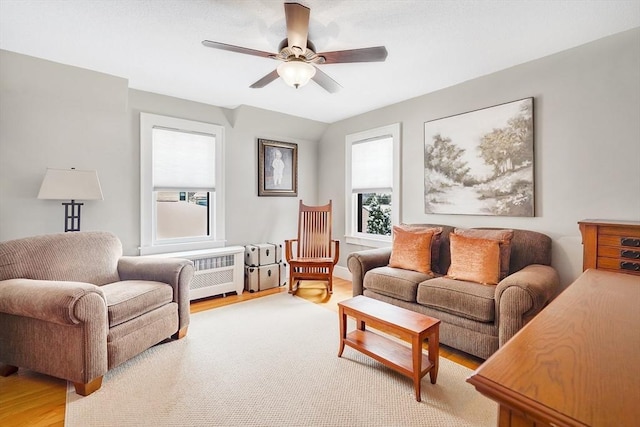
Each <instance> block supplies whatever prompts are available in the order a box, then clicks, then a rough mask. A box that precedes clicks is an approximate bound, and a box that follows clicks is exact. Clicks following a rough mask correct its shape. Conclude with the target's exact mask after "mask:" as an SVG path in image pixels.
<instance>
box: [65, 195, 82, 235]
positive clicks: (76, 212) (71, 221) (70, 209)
mask: <svg viewBox="0 0 640 427" xmlns="http://www.w3.org/2000/svg"><path fill="white" fill-rule="evenodd" d="M62 205H63V206H64V231H65V232H67V231H80V208H81V207H82V205H84V203H76V201H75V200H72V201H71V202H70V203H63V204H62Z"/></svg>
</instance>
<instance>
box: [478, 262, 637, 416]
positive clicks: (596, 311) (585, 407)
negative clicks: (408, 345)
mask: <svg viewBox="0 0 640 427" xmlns="http://www.w3.org/2000/svg"><path fill="white" fill-rule="evenodd" d="M639 301H640V276H637V275H635V274H622V273H615V272H611V271H605V270H593V269H590V270H587V271H586V272H584V273H583V274H582V275H581V276H580V277H579V278H578V279H577V280H576V281H575V282H574V283H573V284H571V285H570V286H569V287H568V288H567V289H566V290H565V291H564V292H563V293H562V294H560V295H559V296H558V297H557V298H556V299H555V300H554V301H553V302H551V304H549V305H548V306H547V307H546V308H545V309H544V310H542V312H540V314H538V315H537V316H536V317H535V318H534V319H533V320H532V321H531V322H529V323H528V324H527V325H526V326H525V327H524V328H522V329H521V330H520V331H519V332H518V333H517V334H516V335H515V336H514V337H513V338H512V339H511V340H509V341H508V342H507V343H506V344H505V345H504V346H502V347H501V348H500V349H499V350H498V351H497V352H495V353H494V354H493V355H492V356H491V357H490V358H489V359H487V361H486V362H485V363H483V364H482V365H481V366H480V367H479V368H478V369H477V370H476V371H475V372H474V373H473V374H472V375H471V377H469V378H468V379H467V381H468V382H469V383H471V384H473V385H474V386H475V387H476V389H477V390H478V391H479V392H481V393H482V394H484V395H486V396H487V397H489V398H491V399H493V400H495V401H497V402H498V403H499V405H500V409H499V411H500V412H499V416H498V425H499V426H511V427H516V426H518V427H524V426H528V427H533V426H535V427H541V426H615V427H623V426H638V425H639V424H638V423H639V422H640V370H639V369H638V367H639V366H640V332H639V330H640V310H639V309H638V305H639Z"/></svg>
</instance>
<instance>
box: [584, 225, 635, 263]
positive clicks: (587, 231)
mask: <svg viewBox="0 0 640 427" xmlns="http://www.w3.org/2000/svg"><path fill="white" fill-rule="evenodd" d="M579 224H580V232H581V233H582V243H583V245H584V254H583V270H587V269H590V268H596V269H602V270H611V271H616V272H620V273H628V274H633V275H640V222H638V221H602V220H584V221H580V222H579Z"/></svg>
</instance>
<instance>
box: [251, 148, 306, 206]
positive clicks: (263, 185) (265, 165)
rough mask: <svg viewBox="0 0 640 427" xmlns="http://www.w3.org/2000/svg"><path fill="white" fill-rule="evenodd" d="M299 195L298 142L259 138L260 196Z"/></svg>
mask: <svg viewBox="0 0 640 427" xmlns="http://www.w3.org/2000/svg"><path fill="white" fill-rule="evenodd" d="M297 195H298V144H292V143H288V142H279V141H271V140H268V139H260V138H258V196H294V197H296V196H297Z"/></svg>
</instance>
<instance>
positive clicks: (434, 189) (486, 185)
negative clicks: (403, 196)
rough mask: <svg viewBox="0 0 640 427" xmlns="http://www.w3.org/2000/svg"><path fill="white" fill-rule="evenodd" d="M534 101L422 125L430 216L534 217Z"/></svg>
mask: <svg viewBox="0 0 640 427" xmlns="http://www.w3.org/2000/svg"><path fill="white" fill-rule="evenodd" d="M533 160H534V156H533V98H526V99H522V100H519V101H513V102H509V103H506V104H501V105H496V106H493V107H488V108H484V109H481V110H476V111H471V112H468V113H463V114H458V115H455V116H450V117H445V118H441V119H437V120H432V121H430V122H426V123H425V124H424V211H425V213H427V214H463V215H501V216H524V217H530V216H534V200H533V196H534V191H533V184H534V182H533V176H534V164H533Z"/></svg>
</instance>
